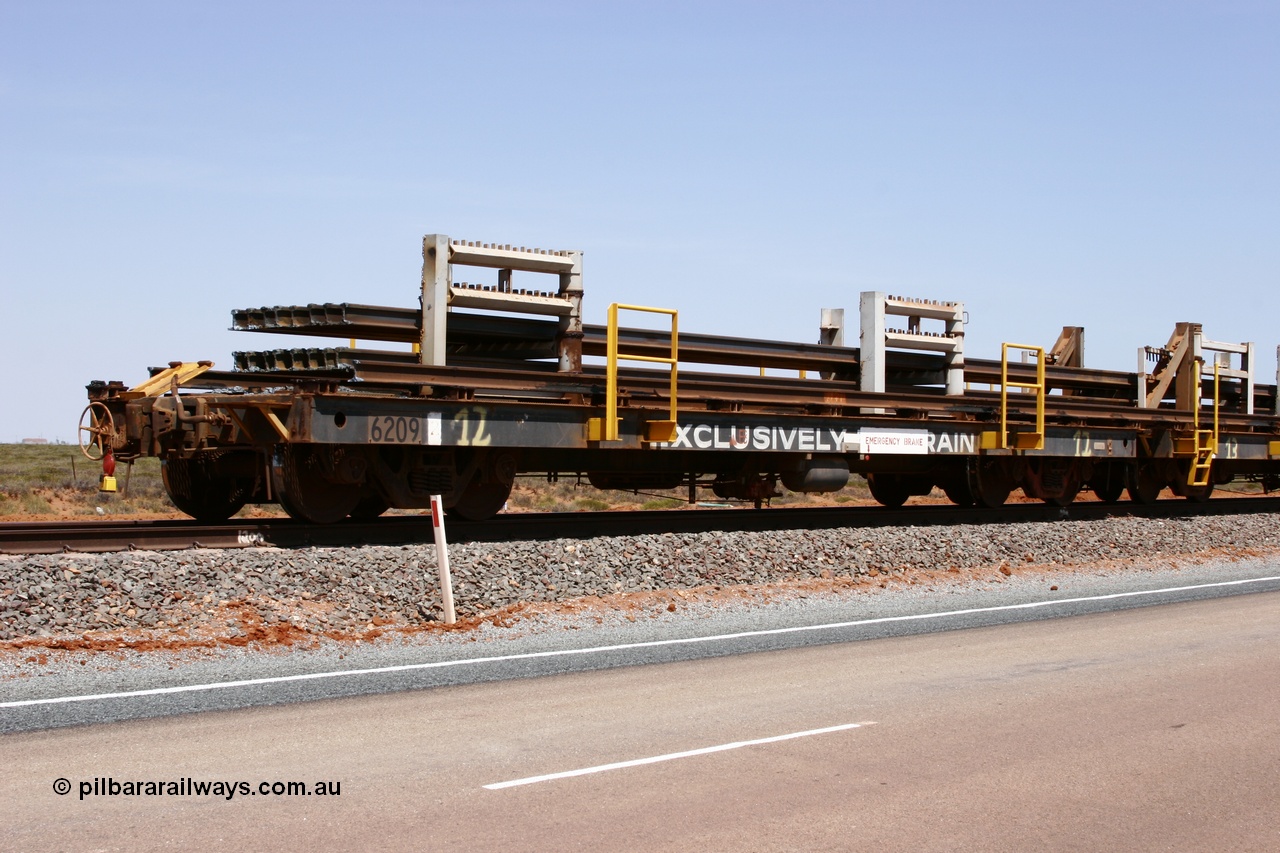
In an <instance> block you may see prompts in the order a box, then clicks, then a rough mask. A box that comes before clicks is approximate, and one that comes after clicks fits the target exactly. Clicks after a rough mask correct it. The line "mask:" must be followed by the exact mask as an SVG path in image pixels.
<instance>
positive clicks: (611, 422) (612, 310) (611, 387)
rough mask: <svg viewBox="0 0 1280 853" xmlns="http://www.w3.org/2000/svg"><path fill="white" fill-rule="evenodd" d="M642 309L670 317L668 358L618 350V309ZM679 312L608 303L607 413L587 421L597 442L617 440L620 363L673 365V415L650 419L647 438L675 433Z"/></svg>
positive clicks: (665, 438)
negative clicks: (601, 421) (601, 418)
mask: <svg viewBox="0 0 1280 853" xmlns="http://www.w3.org/2000/svg"><path fill="white" fill-rule="evenodd" d="M619 311H642V312H644V313H646V314H667V315H668V316H670V317H671V354H670V355H669V356H667V357H665V358H664V357H662V356H656V355H640V354H639V353H625V352H619V351H618V312H619ZM678 325H679V312H678V311H675V310H673V309H671V308H647V307H645V306H643V305H624V304H622V303H620V302H615V303H613V304H612V305H610V306H609V326H608V336H607V339H606V351H605V358H606V365H605V383H606V384H605V414H604V422H603V423H600V419H599V418H591V420H590V421H588V424H587V430H588V437H589V438H591V439H594V440H597V441H617V440H618V420H619V418H618V362H619V361H648V362H652V363H655V364H666V365H670V367H671V393H670V397H671V415H670V418H669V419H668V420H665V421H649V422H648V425H647V429H646V434H645V440H646V441H670V440H671V439H672V438H674V437H675V432H676V401H677V396H676V375H677V372H678V368H677V365H678V363H679V360H680V359H679V347H678V343H677V341H678Z"/></svg>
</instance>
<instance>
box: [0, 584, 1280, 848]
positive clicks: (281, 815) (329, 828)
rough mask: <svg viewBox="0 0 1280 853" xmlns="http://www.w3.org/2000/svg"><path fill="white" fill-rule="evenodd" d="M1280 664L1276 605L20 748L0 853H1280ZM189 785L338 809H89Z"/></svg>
mask: <svg viewBox="0 0 1280 853" xmlns="http://www.w3.org/2000/svg"><path fill="white" fill-rule="evenodd" d="M1278 640H1280V592H1274V591H1272V592H1258V593H1255V594H1247V595H1232V596H1228V597H1218V598H1210V599H1206V600H1201V601H1194V602H1184V603H1175V604H1165V605H1160V606H1152V607H1142V608H1136V609H1122V610H1117V611H1115V612H1109V613H1093V614H1085V615H1079V616H1075V617H1073V618H1060V619H1049V620H1041V621H1022V622H1011V623H1008V624H1001V625H990V626H987V627H974V628H967V629H962V630H949V631H942V632H938V631H933V632H928V633H922V634H915V635H909V636H896V637H883V638H880V639H867V640H862V641H858V642H841V643H829V644H825V645H810V646H799V647H795V648H789V649H782V650H776V651H768V652H758V653H747V654H738V655H733V656H727V657H714V658H701V659H691V660H684V661H677V662H673V663H661V664H654V665H649V666H636V667H618V668H610V669H600V670H592V671H583V672H571V673H567V674H562V675H555V676H548V677H542V678H527V679H518V680H504V681H489V682H481V683H475V684H469V685H461V686H451V687H440V688H437V689H432V690H416V691H407V692H398V693H391V694H383V695H370V696H353V697H348V698H341V699H330V700H324V701H315V702H308V703H300V704H287V705H278V706H273V707H255V708H248V709H244V710H236V711H222V712H210V713H204V714H198V715H184V716H172V717H164V718H158V719H147V720H136V721H132V722H123V723H115V724H111V725H90V726H80V727H71V728H62V729H55V730H46V731H32V732H25V733H19V734H10V735H7V736H4V737H3V738H0V756H2V758H3V762H2V763H0V768H2V769H0V809H2V812H0V813H2V814H3V815H4V823H5V824H6V825H7V829H6V831H5V833H4V834H3V835H2V836H0V848H3V849H11V850H150V849H183V848H186V849H192V848H199V849H204V850H208V849H219V848H222V849H298V850H303V849H306V850H327V849H384V850H444V849H449V850H466V851H487V850H502V851H516V850H550V849H554V850H641V849H643V850H669V851H694V850H697V851H704V850H712V851H715V850H725V851H748V850H750V851H772V850H863V849H887V850H1028V849H1044V850H1099V849H1124V850H1171V849H1172V850H1226V849H1230V850H1260V851H1261V850H1267V851H1271V850H1276V849H1280V824H1278V823H1277V822H1276V820H1275V817H1274V804H1275V803H1276V802H1280V749H1278V748H1277V747H1276V743H1277V736H1278V735H1280V715H1277V714H1276V713H1275V708H1276V707H1277V706H1278V700H1280V679H1277V675H1280V642H1277V641H1278ZM852 724H859V725H858V727H851V725H852ZM784 735H798V736H796V737H790V738H787V739H780V738H781V737H782V736H784ZM751 741H756V743H748V744H747V745H737V744H743V743H744V742H751ZM735 745H737V746H735ZM724 747H733V748H724ZM713 748H715V749H713ZM686 753H687V754H686ZM653 759H663V760H653ZM642 760H643V761H642ZM636 762H640V763H636ZM616 764H622V765H624V766H618V767H615V768H613V769H602V770H599V771H598V772H590V773H586V774H581V775H570V776H566V777H557V776H555V775H554V774H560V773H564V772H565V771H581V770H590V769H593V768H601V767H608V766H609V765H616ZM548 775H550V776H551V778H546V779H543V780H541V781H528V782H527V783H522V784H514V785H509V786H504V783H513V782H523V781H524V780H531V779H538V778H539V777H544V776H548ZM60 778H62V779H66V780H67V781H68V783H69V785H70V788H71V790H70V793H68V794H66V795H59V794H57V793H55V792H54V789H53V785H54V783H55V780H57V779H60ZM188 778H190V779H193V780H195V781H199V782H206V781H208V782H212V781H218V780H222V781H230V782H239V781H244V782H246V783H247V784H246V787H247V788H249V789H250V790H258V785H259V784H260V783H261V782H264V781H265V782H267V783H268V789H267V790H269V784H270V783H271V782H275V781H286V780H299V781H305V782H307V783H309V784H314V783H315V782H317V781H325V782H337V783H339V784H340V786H341V787H340V792H341V793H340V795H339V796H336V797H335V796H324V797H321V796H314V795H313V796H306V797H302V796H296V797H285V796H272V795H269V794H253V793H248V794H245V793H238V794H236V795H235V796H233V797H232V798H231V799H230V800H228V799H226V798H225V797H222V796H218V797H215V796H184V795H164V796H160V795H156V796H145V795H144V796H123V795H121V796H94V795H92V794H90V795H89V796H86V797H85V798H84V799H81V797H80V791H81V789H82V786H83V785H84V784H85V783H87V784H88V785H89V786H90V789H92V784H93V780H95V779H99V780H106V779H111V780H114V781H115V782H116V783H117V784H119V783H121V782H126V781H145V780H161V781H167V780H178V779H188ZM100 786H101V783H100ZM486 786H496V787H486Z"/></svg>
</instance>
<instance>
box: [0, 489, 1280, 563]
mask: <svg viewBox="0 0 1280 853" xmlns="http://www.w3.org/2000/svg"><path fill="white" fill-rule="evenodd" d="M1275 512H1280V498H1270V497H1251V498H1219V499H1215V500H1212V501H1209V502H1207V503H1203V504H1195V503H1191V502H1188V501H1183V500H1177V499H1169V500H1162V501H1159V502H1157V503H1154V504H1146V505H1142V504H1134V503H1128V502H1125V503H1117V504H1105V503H1101V502H1077V503H1074V504H1072V505H1070V506H1068V507H1056V506H1049V505H1047V504H1040V503H1024V504H1010V505H1008V506H1003V507H999V508H997V509H985V508H964V507H956V506H943V505H933V504H929V505H918V506H906V507H901V508H898V509H889V508H886V507H879V506H866V507H820V508H808V507H778V508H772V509H769V508H766V509H762V510H754V509H747V508H742V509H693V510H655V511H630V512H600V513H511V514H505V515H499V516H496V517H495V518H493V519H490V520H489V521H485V522H465V521H451V522H450V524H449V539H450V541H452V542H457V543H462V542H503V541H517V540H547V539H560V538H570V539H587V538H592V537H597V536H624V535H637V534H642V533H703V532H711V531H726V532H728V531H743V530H757V531H758V530H797V529H799V530H805V529H808V530H828V529H834V528H841V527H887V526H915V527H927V526H952V525H964V524H1020V523H1027V522H1052V521H1067V520H1076V521H1079V520H1086V519H1099V518H1108V517H1133V518H1184V517H1190V516H1203V515H1233V514H1242V513H1275ZM432 541H433V540H432V527H431V518H430V516H429V515H423V516H392V517H388V518H382V519H378V520H376V521H363V522H362V521H353V520H347V521H343V522H341V523H339V524H327V525H314V524H303V523H301V522H297V521H294V520H292V519H283V518H282V519H266V520H255V521H252V522H251V521H247V520H246V521H241V522H238V523H227V524H217V525H201V524H196V523H191V522H184V521H128V522H109V521H105V522H54V523H43V524H0V553H3V554H56V553H63V552H86V553H88V552H108V551H125V550H135V549H136V550H177V549H188V548H246V547H255V546H264V545H270V546H274V547H280V548H307V547H343V546H359V545H373V544H382V545H395V544H409V543H430V542H432Z"/></svg>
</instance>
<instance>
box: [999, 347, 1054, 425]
mask: <svg viewBox="0 0 1280 853" xmlns="http://www.w3.org/2000/svg"><path fill="white" fill-rule="evenodd" d="M1009 350H1017V351H1019V352H1033V353H1035V354H1036V381H1035V382H1010V381H1009ZM1010 388H1023V389H1026V390H1028V391H1035V392H1036V429H1035V432H1015V433H1010V432H1009V389H1010ZM1044 397H1045V383H1044V347H1035V346H1028V345H1026V344H1010V343H1004V344H1001V345H1000V448H1001V449H1002V450H1004V449H1008V448H1012V449H1014V450H1042V449H1044Z"/></svg>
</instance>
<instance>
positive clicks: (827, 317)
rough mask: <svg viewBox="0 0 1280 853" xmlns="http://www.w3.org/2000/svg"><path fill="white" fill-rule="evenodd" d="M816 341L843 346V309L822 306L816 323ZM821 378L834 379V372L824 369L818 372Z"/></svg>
mask: <svg viewBox="0 0 1280 853" xmlns="http://www.w3.org/2000/svg"><path fill="white" fill-rule="evenodd" d="M818 343H820V344H822V345H823V346H829V347H842V346H844V309H843V308H823V309H822V318H821V320H820V321H819V324H818ZM818 375H819V376H821V377H822V378H823V379H834V378H835V373H833V372H831V371H829V370H824V371H822V372H821V373H819V374H818Z"/></svg>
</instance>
